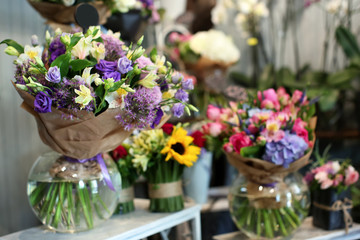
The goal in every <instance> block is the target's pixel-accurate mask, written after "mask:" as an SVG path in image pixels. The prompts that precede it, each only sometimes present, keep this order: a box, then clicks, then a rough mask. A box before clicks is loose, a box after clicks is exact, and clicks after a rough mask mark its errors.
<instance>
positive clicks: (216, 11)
mask: <svg viewBox="0 0 360 240" xmlns="http://www.w3.org/2000/svg"><path fill="white" fill-rule="evenodd" d="M227 16H228V12H227V9H226V7H225V6H224V5H220V4H219V5H216V6H215V7H214V8H213V10H212V11H211V21H212V22H213V23H214V24H223V23H225V22H226V21H227Z"/></svg>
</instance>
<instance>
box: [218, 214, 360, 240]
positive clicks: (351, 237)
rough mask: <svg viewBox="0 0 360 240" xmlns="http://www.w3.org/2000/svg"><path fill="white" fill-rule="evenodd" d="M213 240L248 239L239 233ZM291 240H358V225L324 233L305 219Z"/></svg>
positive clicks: (310, 220) (224, 235)
mask: <svg viewBox="0 0 360 240" xmlns="http://www.w3.org/2000/svg"><path fill="white" fill-rule="evenodd" d="M213 238H214V240H247V239H249V238H248V237H246V236H245V235H244V234H243V233H241V232H233V233H227V234H221V235H216V236H214V237H213ZM287 239H292V240H355V239H360V224H358V223H354V224H353V226H352V227H351V228H349V233H348V234H346V233H345V230H332V231H326V230H323V229H320V228H316V227H314V226H313V225H312V217H307V218H306V219H305V221H304V222H303V224H302V225H301V226H300V227H299V228H298V229H297V230H296V232H295V233H294V234H293V235H292V236H291V237H289V238H287Z"/></svg>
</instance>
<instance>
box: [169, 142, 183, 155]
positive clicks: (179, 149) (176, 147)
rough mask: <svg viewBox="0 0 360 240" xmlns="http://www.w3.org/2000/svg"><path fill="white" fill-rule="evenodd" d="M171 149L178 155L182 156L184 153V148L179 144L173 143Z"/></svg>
mask: <svg viewBox="0 0 360 240" xmlns="http://www.w3.org/2000/svg"><path fill="white" fill-rule="evenodd" d="M171 149H173V150H174V151H175V152H177V153H178V154H180V155H183V154H184V152H185V148H184V146H183V145H182V144H181V143H175V144H173V145H171Z"/></svg>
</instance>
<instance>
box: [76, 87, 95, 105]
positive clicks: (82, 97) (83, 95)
mask: <svg viewBox="0 0 360 240" xmlns="http://www.w3.org/2000/svg"><path fill="white" fill-rule="evenodd" d="M75 93H76V94H77V95H78V97H76V98H75V102H76V103H79V104H81V108H80V109H83V108H84V107H85V106H87V105H88V104H89V103H90V102H91V101H92V100H93V97H92V96H91V91H90V89H89V88H87V87H86V86H85V85H80V91H79V90H77V89H75Z"/></svg>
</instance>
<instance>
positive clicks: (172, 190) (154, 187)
mask: <svg viewBox="0 0 360 240" xmlns="http://www.w3.org/2000/svg"><path fill="white" fill-rule="evenodd" d="M148 186H149V188H148V189H149V196H150V198H170V197H176V196H181V195H182V185H181V180H178V181H176V182H169V183H155V184H152V183H149V185H148Z"/></svg>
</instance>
